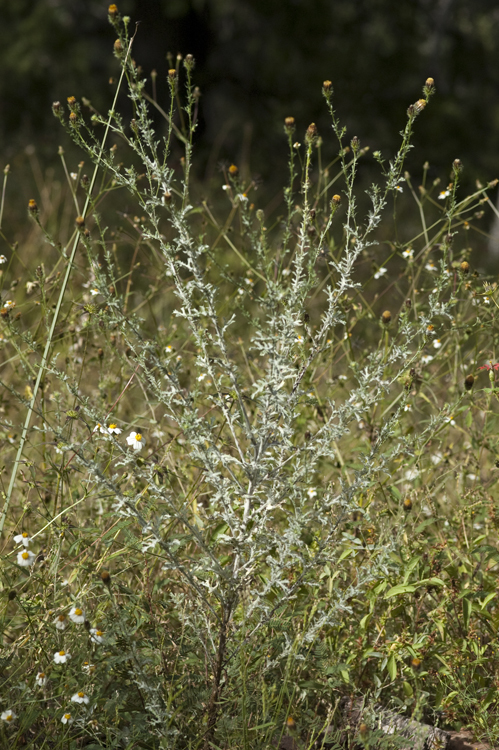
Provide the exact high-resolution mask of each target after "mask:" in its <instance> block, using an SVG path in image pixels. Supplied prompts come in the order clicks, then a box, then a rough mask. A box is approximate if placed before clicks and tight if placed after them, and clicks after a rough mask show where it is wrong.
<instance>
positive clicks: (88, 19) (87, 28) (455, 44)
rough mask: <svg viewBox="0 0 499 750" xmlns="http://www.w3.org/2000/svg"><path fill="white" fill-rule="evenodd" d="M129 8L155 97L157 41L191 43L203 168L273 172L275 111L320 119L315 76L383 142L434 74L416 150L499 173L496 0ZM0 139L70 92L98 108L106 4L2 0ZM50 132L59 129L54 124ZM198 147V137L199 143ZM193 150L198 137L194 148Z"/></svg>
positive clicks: (367, 135) (363, 133) (164, 46)
mask: <svg viewBox="0 0 499 750" xmlns="http://www.w3.org/2000/svg"><path fill="white" fill-rule="evenodd" d="M118 4H119V8H120V10H121V12H122V13H127V14H129V15H130V16H131V17H132V19H133V20H134V21H135V20H137V21H139V22H140V25H139V29H138V34H137V38H136V43H135V47H134V57H135V58H136V60H137V61H138V63H140V64H141V65H142V67H143V68H144V71H145V75H147V76H149V74H150V71H151V69H152V68H153V67H154V68H155V69H156V70H157V72H158V78H157V87H158V97H159V98H163V99H164V98H166V96H167V85H166V70H167V68H168V62H167V60H166V53H167V52H168V51H169V50H171V52H173V53H174V54H176V53H177V52H178V51H180V52H182V53H184V54H185V53H187V52H190V53H192V54H193V55H194V56H195V57H196V59H197V62H198V67H197V71H196V79H197V82H198V83H199V85H200V87H201V90H202V93H203V97H202V121H201V123H200V128H201V129H202V131H204V132H203V136H204V137H203V139H202V140H203V148H202V149H201V151H202V154H203V156H202V157H201V161H203V159H204V170H205V171H207V172H208V174H212V173H213V172H214V169H215V167H216V163H217V161H218V159H219V158H228V159H238V160H239V162H240V163H241V164H242V165H243V167H244V165H245V164H246V167H247V169H248V170H252V171H259V172H261V173H262V174H263V175H264V176H266V177H269V176H270V177H271V176H272V170H273V163H272V161H271V160H270V159H269V155H271V154H273V153H274V152H275V149H276V148H277V149H281V150H282V153H284V152H285V146H284V139H283V136H282V121H283V118H284V117H285V116H287V115H293V116H294V117H295V118H296V120H297V123H298V125H299V128H298V131H297V138H298V139H300V138H301V134H302V133H303V132H304V131H305V129H306V127H307V125H308V124H309V122H310V121H312V120H314V121H315V122H317V124H318V125H319V128H320V130H321V132H322V133H323V135H326V134H327V133H328V132H330V126H329V123H328V121H327V117H326V115H325V108H324V106H323V103H322V101H321V83H322V81H323V80H324V79H325V78H329V79H331V80H332V82H333V86H334V89H335V99H334V101H335V105H336V107H337V110H338V113H339V115H340V117H341V119H342V120H343V121H345V123H346V125H347V126H348V131H349V134H350V135H354V134H355V135H358V136H359V138H360V139H361V141H362V143H364V144H366V145H370V146H371V147H373V148H374V147H376V148H380V149H381V150H386V152H387V155H390V153H391V150H392V148H393V146H394V137H393V134H394V130H399V129H401V128H402V126H403V123H404V119H405V110H406V108H407V106H408V104H410V103H411V102H412V101H415V100H416V99H417V98H419V95H420V91H421V86H422V85H423V83H424V81H425V79H426V78H427V77H428V76H429V75H431V76H433V77H434V78H435V81H436V85H437V92H438V95H437V97H436V99H435V101H434V103H433V104H432V107H431V113H425V116H424V117H422V118H421V120H420V122H419V123H418V135H417V138H418V141H419V142H420V143H422V144H424V148H423V149H422V150H421V151H419V152H418V164H419V161H420V160H421V158H422V155H423V158H428V159H429V160H430V162H431V163H432V164H435V166H437V167H438V168H439V170H441V169H442V168H445V167H447V165H450V163H451V161H452V160H453V159H454V158H456V157H460V158H461V159H462V160H463V162H464V163H465V166H466V167H467V174H468V175H470V176H473V175H480V176H481V177H482V178H489V177H490V178H491V177H494V176H495V174H496V173H499V148H498V131H499V129H498V127H497V125H498V124H499V97H498V96H497V94H498V90H499V66H497V64H496V39H497V38H498V31H499V6H498V5H497V3H496V0H475V2H473V3H470V2H469V0H413V2H410V3H401V2H400V1H399V0H356V1H355V2H352V0H315V2H313V3H311V2H310V0H287V2H285V3H282V2H272V0H148V2H140V1H139V0H121V2H119V3H118ZM0 14H1V17H2V25H1V27H0V61H1V66H2V71H3V76H2V78H1V79H0V108H1V111H2V113H3V116H2V120H1V124H0V139H1V143H2V147H3V149H5V146H6V144H7V142H9V141H10V142H12V141H13V140H15V135H16V134H17V135H18V136H19V134H20V135H21V137H22V138H23V139H27V138H32V137H33V134H35V133H36V135H37V142H40V136H41V135H42V134H43V133H44V134H45V136H46V138H47V142H50V141H51V137H52V132H53V127H52V120H51V119H50V118H51V113H50V104H51V102H52V100H54V99H62V98H64V97H65V96H67V95H68V94H69V93H72V94H75V95H77V96H81V95H84V96H87V97H88V98H90V99H92V102H93V103H94V104H95V106H97V107H98V108H99V109H104V110H105V109H106V107H107V106H108V104H109V101H110V92H109V90H108V78H109V76H110V75H111V74H114V75H115V74H116V70H117V63H116V61H115V60H114V58H113V57H112V55H111V47H112V42H113V32H112V30H111V29H110V27H109V26H108V23H107V18H106V16H107V4H106V3H102V2H100V1H99V2H96V0H79V2H78V3H74V2H71V1H70V0H31V2H28V0H17V2H15V3H13V2H11V0H0ZM58 137H59V136H58ZM203 149H204V150H203ZM198 150H200V149H198Z"/></svg>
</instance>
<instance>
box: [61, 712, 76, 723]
mask: <svg viewBox="0 0 499 750" xmlns="http://www.w3.org/2000/svg"><path fill="white" fill-rule="evenodd" d="M61 721H62V723H63V724H71V722H72V721H73V717H72V716H71V714H70V713H67V714H63V715H62V716H61Z"/></svg>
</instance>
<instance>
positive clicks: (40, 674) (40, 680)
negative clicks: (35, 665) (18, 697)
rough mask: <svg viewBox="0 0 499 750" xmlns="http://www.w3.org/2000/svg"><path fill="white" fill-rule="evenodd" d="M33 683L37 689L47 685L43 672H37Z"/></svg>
mask: <svg viewBox="0 0 499 750" xmlns="http://www.w3.org/2000/svg"><path fill="white" fill-rule="evenodd" d="M35 682H36V684H37V685H38V687H44V685H46V684H47V675H46V674H45V672H38V674H37V675H36V677H35Z"/></svg>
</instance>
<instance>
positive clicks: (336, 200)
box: [331, 195, 341, 208]
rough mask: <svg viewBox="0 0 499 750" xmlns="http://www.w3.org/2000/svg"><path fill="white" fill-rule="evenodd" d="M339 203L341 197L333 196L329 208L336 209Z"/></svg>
mask: <svg viewBox="0 0 499 750" xmlns="http://www.w3.org/2000/svg"><path fill="white" fill-rule="evenodd" d="M340 203H341V196H340V195H333V197H332V198H331V208H336V207H337V206H339V205H340Z"/></svg>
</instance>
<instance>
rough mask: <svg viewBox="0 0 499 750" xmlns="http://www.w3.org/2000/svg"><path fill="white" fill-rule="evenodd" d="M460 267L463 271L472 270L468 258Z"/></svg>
mask: <svg viewBox="0 0 499 750" xmlns="http://www.w3.org/2000/svg"><path fill="white" fill-rule="evenodd" d="M460 268H461V271H462V272H463V273H469V272H470V264H469V263H468V261H466V260H463V262H462V263H461V265H460Z"/></svg>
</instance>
